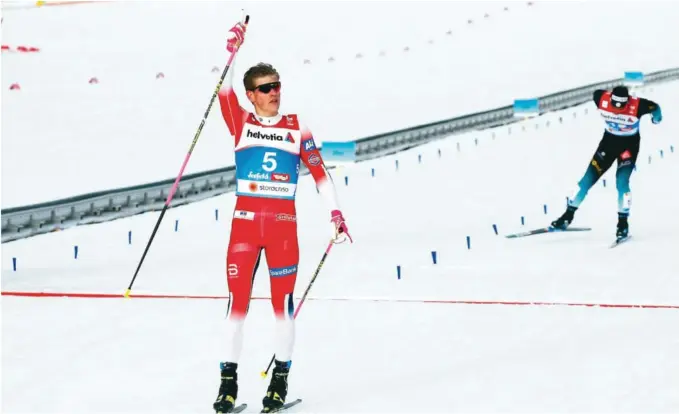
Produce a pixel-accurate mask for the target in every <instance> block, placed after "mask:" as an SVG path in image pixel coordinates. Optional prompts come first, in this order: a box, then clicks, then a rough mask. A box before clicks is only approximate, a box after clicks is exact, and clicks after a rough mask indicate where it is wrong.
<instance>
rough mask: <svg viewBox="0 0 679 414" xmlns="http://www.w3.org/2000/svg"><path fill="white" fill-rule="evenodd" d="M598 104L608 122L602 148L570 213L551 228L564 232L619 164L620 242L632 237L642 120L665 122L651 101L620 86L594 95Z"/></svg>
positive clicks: (656, 105) (572, 203) (571, 200)
mask: <svg viewBox="0 0 679 414" xmlns="http://www.w3.org/2000/svg"><path fill="white" fill-rule="evenodd" d="M593 99H594V103H595V104H596V106H597V109H598V110H599V113H600V114H601V116H602V117H603V118H604V121H605V122H606V129H605V131H604V134H603V138H602V139H601V142H599V147H598V148H597V150H596V152H595V153H594V156H593V157H592V161H591V162H590V164H589V166H588V167H587V170H586V171H585V174H584V176H583V177H582V179H581V180H580V182H579V183H578V187H579V188H578V190H577V191H576V194H575V196H574V197H573V198H570V199H569V200H568V206H567V208H566V212H565V213H563V215H562V216H561V217H559V218H558V219H556V220H554V221H553V222H552V223H551V226H552V227H553V228H555V229H560V230H564V229H566V228H567V227H568V226H569V225H570V224H571V222H572V221H573V217H574V214H575V211H576V210H577V209H578V207H579V206H580V204H581V203H582V202H583V200H584V199H585V197H586V196H587V192H588V191H589V189H590V188H592V186H593V185H594V183H596V182H597V181H598V180H599V178H600V177H601V176H602V175H603V174H604V173H605V172H606V171H607V170H608V169H609V168H610V167H611V165H613V161H616V160H617V163H618V169H617V171H616V173H615V184H616V187H617V190H618V225H617V231H616V238H617V240H621V239H624V238H626V237H627V236H628V232H629V224H628V222H627V218H628V217H629V213H630V207H631V203H632V192H631V191H630V186H629V179H630V176H631V175H632V171H634V165H635V163H636V160H637V155H638V154H639V144H640V141H641V136H640V135H639V121H640V118H641V117H642V116H644V115H646V114H651V116H652V118H651V120H652V122H653V123H654V124H657V123H659V122H660V121H662V112H661V111H660V106H659V105H658V104H657V103H655V102H653V101H650V100H648V99H644V98H637V97H631V96H630V95H629V90H628V89H627V87H626V86H617V87H615V88H613V91H605V90H602V89H598V90H596V91H594V95H593Z"/></svg>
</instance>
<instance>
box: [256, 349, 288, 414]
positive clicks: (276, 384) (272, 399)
mask: <svg viewBox="0 0 679 414" xmlns="http://www.w3.org/2000/svg"><path fill="white" fill-rule="evenodd" d="M289 373H290V361H288V362H281V361H279V360H276V366H275V367H274V369H273V373H272V375H271V383H270V384H269V388H268V389H267V390H266V396H265V397H264V399H263V400H262V405H263V406H264V408H263V409H262V412H263V413H273V412H276V410H279V409H280V408H281V407H282V406H283V404H285V397H286V396H287V395H288V374H289Z"/></svg>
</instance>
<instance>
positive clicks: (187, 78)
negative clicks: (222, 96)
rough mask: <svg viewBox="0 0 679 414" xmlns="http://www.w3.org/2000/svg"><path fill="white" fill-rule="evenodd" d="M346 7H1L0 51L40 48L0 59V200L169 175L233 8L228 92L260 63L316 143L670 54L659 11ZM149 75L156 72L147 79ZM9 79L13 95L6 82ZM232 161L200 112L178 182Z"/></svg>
mask: <svg viewBox="0 0 679 414" xmlns="http://www.w3.org/2000/svg"><path fill="white" fill-rule="evenodd" d="M348 4H349V3H345V2H297V3H293V2H280V3H275V2H244V1H233V2H130V1H125V2H109V3H99V4H87V5H74V6H64V7H43V8H33V9H29V10H4V20H3V24H2V36H3V44H8V45H11V46H13V47H15V46H17V45H26V46H35V47H39V48H40V49H41V51H40V52H39V53H28V54H27V53H5V52H3V55H2V91H3V93H2V99H3V105H2V163H3V165H2V175H3V178H2V207H3V208H9V207H16V206H20V205H26V204H33V203H38V202H46V201H51V200H54V199H58V198H65V197H70V196H75V195H79V194H84V193H88V192H93V191H100V190H106V189H112V188H118V187H124V186H130V185H137V184H140V183H146V182H151V181H156V180H162V179H169V178H175V177H176V175H177V174H178V172H179V168H180V165H181V162H182V160H183V159H184V156H185V155H186V152H187V151H188V149H189V146H190V143H191V140H192V138H193V136H194V134H195V132H196V129H197V128H198V125H199V124H200V121H201V118H202V116H203V114H204V112H205V109H206V108H207V105H208V103H209V99H210V94H211V93H212V91H213V90H214V88H215V86H216V84H217V80H218V78H219V75H220V72H217V73H213V72H211V69H212V68H213V67H214V66H217V67H219V68H220V70H221V68H222V67H223V65H224V64H225V63H226V61H227V58H228V56H227V55H226V51H225V48H224V39H225V36H226V33H227V31H228V29H229V28H230V27H231V26H232V24H233V23H234V22H235V21H236V20H238V19H240V18H241V11H240V10H241V8H242V7H246V8H247V11H248V12H249V13H250V15H251V17H252V19H251V22H250V28H249V31H248V36H247V40H246V43H245V45H244V46H243V49H242V50H241V51H240V53H239V57H238V60H237V65H236V67H235V68H234V70H235V71H236V73H235V79H236V86H237V91H238V92H239V93H241V97H242V100H243V101H245V98H244V97H243V95H242V92H243V90H242V85H241V83H240V81H239V80H240V79H241V78H242V76H243V73H244V72H245V70H246V68H247V67H249V66H250V65H252V64H254V63H257V62H259V61H268V62H272V63H273V64H274V65H275V66H276V67H277V68H278V69H279V71H280V72H281V75H282V80H283V82H284V85H285V87H284V96H283V100H282V104H283V107H282V110H283V111H286V112H298V113H299V114H300V115H301V117H302V118H303V120H304V121H305V122H306V123H307V124H308V125H309V126H310V127H311V129H312V131H313V132H314V134H315V136H316V138H317V140H318V141H319V142H322V141H347V140H354V139H357V138H361V137H364V136H368V135H372V134H376V133H383V132H387V131H390V130H396V129H400V128H404V127H409V126H412V125H417V124H422V123H426V122H432V121H438V120H442V119H447V118H452V117H455V116H459V115H463V114H469V113H473V112H476V111H481V110H487V109H490V108H495V107H500V106H504V105H509V104H511V103H512V101H513V99H515V98H527V97H534V96H539V95H544V94H549V93H553V92H556V91H559V90H563V89H568V88H573V87H578V86H581V85H584V84H589V83H593V82H599V81H603V80H607V79H613V78H618V77H621V76H622V75H623V72H624V71H626V70H641V71H655V70H661V69H666V68H670V67H676V66H679V54H677V53H670V52H669V51H670V50H674V41H672V40H671V39H673V38H675V37H676V36H675V33H674V32H675V30H674V22H676V21H677V20H679V5H677V4H676V3H675V2H653V3H648V4H646V3H644V4H643V7H641V6H640V4H641V3H638V2H616V3H615V7H611V3H609V2H533V5H532V6H528V5H527V3H526V2H510V1H507V2H390V3H389V4H388V6H387V5H386V4H385V3H383V2H352V3H350V6H348ZM505 7H507V8H508V10H507V11H505V10H504V8H505ZM485 14H488V17H484V16H485ZM630 16H633V17H630ZM468 19H471V20H472V24H469V23H468V22H467V21H468ZM621 22H626V24H628V26H625V29H624V30H620V27H621V24H622V23H621ZM448 32H450V34H447V33H448ZM430 41H431V42H432V43H430ZM406 46H407V47H409V51H407V52H405V51H404V48H405V47H406ZM380 52H384V56H380ZM357 53H361V54H362V55H363V57H362V58H356V54H357ZM330 57H333V58H334V59H335V61H334V62H328V59H329V58H330ZM306 59H308V60H310V62H311V63H310V64H305V63H304V62H305V60H306ZM160 71H162V72H163V73H164V74H165V78H164V79H162V80H156V78H155V76H156V73H158V72H160ZM91 77H97V78H98V79H99V84H97V85H90V84H89V83H88V80H89V79H90V78H91ZM14 82H18V83H20V84H21V87H22V89H21V91H9V90H8V88H9V85H10V84H11V83H14ZM243 104H244V105H246V103H245V102H244V103H243ZM246 106H247V105H246ZM232 164H233V151H232V139H231V138H230V137H229V134H228V130H227V128H226V126H225V124H224V122H223V120H222V119H221V115H220V114H219V110H218V106H217V107H213V110H212V112H211V113H210V115H209V119H208V121H207V123H206V125H205V128H204V129H203V132H202V134H201V137H200V140H199V143H198V145H197V147H196V149H195V151H194V153H193V155H192V157H191V160H190V162H189V165H188V167H187V170H186V171H185V173H186V174H188V173H192V172H197V171H203V170H207V169H212V168H219V167H224V166H227V165H232Z"/></svg>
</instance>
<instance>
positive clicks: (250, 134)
mask: <svg viewBox="0 0 679 414" xmlns="http://www.w3.org/2000/svg"><path fill="white" fill-rule="evenodd" d="M247 137H248V138H257V139H267V140H269V141H283V135H276V134H263V133H262V132H261V131H257V132H252V131H250V130H249V129H248V133H247ZM293 142H294V141H293Z"/></svg>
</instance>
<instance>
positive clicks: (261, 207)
mask: <svg viewBox="0 0 679 414" xmlns="http://www.w3.org/2000/svg"><path fill="white" fill-rule="evenodd" d="M230 33H231V35H232V37H231V38H230V39H229V41H228V45H227V49H228V50H229V51H230V52H234V51H235V50H236V49H237V48H238V47H239V46H240V45H241V44H242V42H243V40H244V35H245V27H244V26H243V25H242V24H240V23H239V24H236V25H235V26H234V27H233V28H232V29H231V32H230ZM229 74H230V76H228V78H227V79H225V84H224V86H223V88H222V89H221V90H220V92H219V103H220V106H221V111H222V115H223V117H224V120H225V121H226V124H227V126H228V128H229V132H230V133H231V135H233V136H234V137H235V158H236V181H237V183H236V196H237V201H236V206H235V211H234V216H233V219H232V227H231V237H230V240H229V247H228V252H227V257H226V269H227V283H228V287H229V309H228V312H227V324H228V335H229V347H228V349H227V352H226V358H225V361H224V362H222V364H221V367H222V384H221V387H220V391H219V396H218V397H217V401H216V402H215V404H214V406H215V407H214V408H215V409H216V410H217V411H221V412H226V411H227V410H228V409H229V408H230V407H233V405H234V404H235V399H236V397H237V389H238V387H237V377H236V375H235V374H236V368H237V363H238V360H239V357H240V353H241V348H242V343H243V322H244V319H245V316H246V314H247V312H248V307H249V303H250V296H251V291H252V285H253V278H254V275H255V272H256V271H257V266H258V265H259V260H260V256H261V253H262V252H264V253H265V254H266V261H267V264H268V267H269V275H270V282H271V302H272V305H273V310H274V314H275V317H276V335H275V338H276V339H275V354H276V365H275V367H274V371H273V375H272V380H271V384H270V385H269V389H268V391H267V395H266V397H265V398H264V401H263V404H264V408H265V410H273V409H275V408H277V407H279V406H281V405H282V404H283V403H284V401H285V397H286V394H287V374H288V372H289V369H290V360H291V357H292V350H293V345H294V336H295V329H294V319H293V313H294V306H295V305H294V303H293V291H294V288H295V280H296V277H297V266H298V262H299V248H298V240H297V216H296V211H295V193H296V186H297V179H298V177H299V166H300V160H301V161H303V162H304V164H305V165H306V166H307V168H308V169H309V171H310V173H311V175H312V176H313V178H314V180H315V182H316V186H317V188H318V190H319V193H320V194H321V195H322V196H323V198H324V199H325V200H326V201H327V204H328V206H329V207H330V211H331V220H330V221H331V222H332V223H333V224H334V232H335V234H334V237H335V241H336V242H338V241H339V240H340V239H342V240H345V239H346V238H348V239H349V240H351V237H350V236H349V233H348V231H347V226H346V224H345V223H344V217H343V216H342V213H341V212H340V208H339V206H338V203H337V196H336V192H335V187H334V184H333V182H332V179H331V177H330V175H329V174H328V171H327V170H326V168H325V166H324V163H323V160H322V158H321V154H320V152H319V151H318V149H317V148H316V143H315V142H314V138H313V136H312V134H311V131H309V129H308V128H307V127H305V126H304V125H303V124H302V123H300V121H299V118H298V117H297V115H294V114H291V115H282V114H279V112H278V110H279V106H280V96H281V95H280V89H281V82H280V77H279V75H278V72H277V71H276V70H275V69H274V68H273V67H272V66H271V65H268V64H263V63H260V64H258V65H256V66H253V67H252V68H250V69H249V70H248V71H247V72H246V73H245V76H244V78H243V83H244V85H245V89H246V94H247V97H248V99H249V100H250V102H251V103H252V105H253V106H254V108H255V112H254V113H250V112H248V111H246V110H245V109H243V108H242V107H241V106H240V104H239V101H238V98H237V96H236V94H235V92H234V91H233V89H232V79H233V67H231V68H230V70H229Z"/></svg>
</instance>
